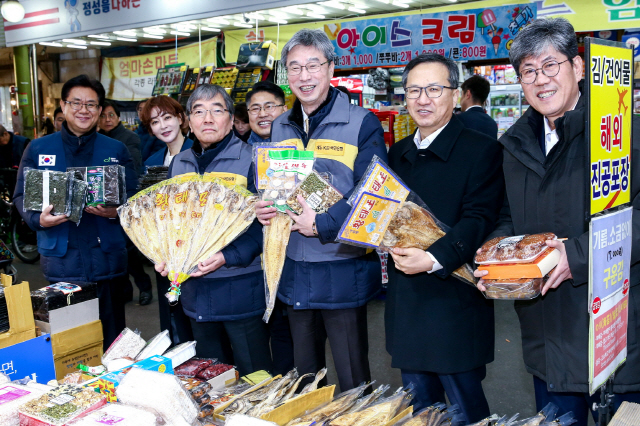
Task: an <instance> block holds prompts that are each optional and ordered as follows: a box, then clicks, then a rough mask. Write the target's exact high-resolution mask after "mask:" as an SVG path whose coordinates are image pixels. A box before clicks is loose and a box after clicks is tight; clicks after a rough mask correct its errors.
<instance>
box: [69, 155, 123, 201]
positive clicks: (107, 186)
mask: <svg viewBox="0 0 640 426" xmlns="http://www.w3.org/2000/svg"><path fill="white" fill-rule="evenodd" d="M67 171H72V172H75V173H76V176H77V175H78V174H79V175H80V176H82V178H83V179H84V180H85V181H86V182H87V185H88V188H87V205H88V206H98V205H102V206H107V207H115V206H119V205H121V204H124V203H125V202H126V201H127V194H126V181H125V169H124V167H123V166H120V165H108V166H91V167H69V168H67Z"/></svg>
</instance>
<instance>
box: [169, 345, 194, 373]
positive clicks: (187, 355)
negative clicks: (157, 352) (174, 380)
mask: <svg viewBox="0 0 640 426" xmlns="http://www.w3.org/2000/svg"><path fill="white" fill-rule="evenodd" d="M196 343H197V342H196V341H195V340H194V341H192V342H185V343H181V344H179V345H178V346H176V347H174V348H172V349H171V350H169V351H167V352H165V353H164V354H163V355H162V356H165V357H167V358H171V361H172V362H173V368H176V367H177V366H179V365H182V364H184V363H185V362H187V361H188V360H190V359H191V358H193V357H194V356H196Z"/></svg>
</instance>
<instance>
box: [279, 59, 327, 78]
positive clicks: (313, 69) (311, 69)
mask: <svg viewBox="0 0 640 426" xmlns="http://www.w3.org/2000/svg"><path fill="white" fill-rule="evenodd" d="M328 62H329V61H324V62H323V63H321V64H320V63H318V62H311V63H310V64H307V65H291V66H290V67H287V74H288V75H298V74H300V73H301V72H302V68H306V69H307V72H308V73H309V74H315V73H317V72H318V71H320V68H322V66H323V65H324V64H326V63H328Z"/></svg>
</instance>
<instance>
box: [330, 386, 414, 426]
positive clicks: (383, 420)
mask: <svg viewBox="0 0 640 426" xmlns="http://www.w3.org/2000/svg"><path fill="white" fill-rule="evenodd" d="M412 398H413V395H412V393H411V392H410V391H407V392H405V391H403V390H401V391H399V392H396V393H395V394H393V395H391V396H390V397H388V398H384V399H382V400H380V401H378V402H377V403H375V404H373V405H370V406H368V407H366V408H364V409H363V410H361V411H356V412H352V413H349V414H345V415H342V416H340V417H338V418H336V419H335V420H333V421H331V423H329V424H330V425H331V426H383V425H386V424H387V423H388V422H389V421H390V420H391V419H392V418H394V417H395V415H396V414H397V413H398V412H400V411H402V409H403V407H406V406H407V405H408V403H409V402H410V401H411V399H412Z"/></svg>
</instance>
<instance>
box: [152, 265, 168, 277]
mask: <svg viewBox="0 0 640 426" xmlns="http://www.w3.org/2000/svg"><path fill="white" fill-rule="evenodd" d="M153 268H154V269H155V270H156V272H157V273H159V274H160V275H162V276H163V277H166V276H167V275H169V270H168V269H167V264H166V263H165V262H160V263H157V264H156V265H155V266H154V267H153Z"/></svg>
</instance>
